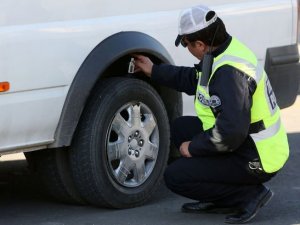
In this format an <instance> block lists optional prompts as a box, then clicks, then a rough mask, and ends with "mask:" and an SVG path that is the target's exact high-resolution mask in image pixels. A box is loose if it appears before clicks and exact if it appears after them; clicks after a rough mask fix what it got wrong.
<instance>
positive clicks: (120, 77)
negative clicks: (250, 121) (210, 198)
mask: <svg viewBox="0 0 300 225" xmlns="http://www.w3.org/2000/svg"><path fill="white" fill-rule="evenodd" d="M199 3H201V4H206V5H208V6H209V7H211V8H212V9H214V10H215V11H216V12H217V14H218V15H219V16H220V17H221V18H222V19H223V21H224V22H225V24H226V26H227V29H228V32H229V33H230V34H231V35H233V36H236V37H238V38H239V39H240V40H241V41H242V42H244V43H245V44H246V45H247V46H249V47H250V48H252V49H253V50H254V52H255V53H256V54H257V56H258V58H259V60H260V61H261V63H264V64H265V70H266V71H267V73H268V74H269V77H270V80H271V83H272V85H273V89H274V91H275V94H276V96H277V100H278V103H279V105H280V106H281V107H287V106H289V105H291V104H293V102H294V101H295V98H296V95H297V90H298V87H299V75H298V74H299V64H298V61H299V54H298V47H297V45H298V43H297V41H298V40H297V37H298V33H297V32H298V30H297V29H298V26H297V23H298V2H297V1H296V0H251V1H250V0H227V1H225V0H213V1H212V0H210V1H209V0H202V1H200V2H199V1H196V0H185V1H182V0H173V1H171V2H168V1H156V0H152V1H144V2H141V1H138V0H122V1H118V2H114V1H111V0H86V1H81V0H61V1H53V0H38V1H37V0H27V1H18V0H0V9H1V10H0V106H1V110H0V124H1V126H0V154H2V155H3V154H9V153H14V152H25V155H26V157H27V159H28V161H29V164H30V166H31V167H32V168H33V169H36V170H37V171H38V172H39V173H40V174H41V177H42V179H43V181H44V182H45V184H46V186H47V188H48V190H49V191H50V193H51V194H52V195H53V196H54V197H56V198H58V199H60V200H62V201H67V202H77V203H89V204H93V205H98V206H105V207H113V208H126V207H133V206H137V205H140V204H143V203H144V202H145V201H146V200H147V199H149V198H150V196H151V194H152V193H153V192H154V190H155V189H156V188H157V187H158V184H159V182H160V181H161V178H162V174H163V169H164V167H165V165H166V163H167V160H168V157H169V145H170V143H169V121H171V120H172V119H174V118H176V117H178V116H180V115H181V114H182V108H183V107H182V102H184V106H186V105H192V101H193V98H192V97H190V98H187V97H186V96H184V98H183V99H184V101H182V96H181V94H180V93H177V92H175V91H173V90H170V89H168V88H166V87H163V86H159V85H158V84H156V83H153V82H151V81H150V80H149V79H147V78H145V77H143V76H135V75H132V74H128V65H129V62H130V59H131V57H132V54H133V53H143V54H145V55H148V56H149V57H150V58H151V59H152V60H153V61H154V62H155V63H171V64H176V65H186V66H192V65H193V64H194V63H198V62H197V60H196V59H195V58H193V57H192V56H190V54H188V52H187V51H186V49H183V48H180V47H179V48H176V47H175V46H174V41H175V38H176V36H177V20H178V15H179V12H180V11H181V10H182V9H184V8H187V7H190V6H194V5H197V4H199ZM188 102H189V103H188ZM191 112H192V109H188V107H184V114H188V113H191ZM36 150H39V151H36Z"/></svg>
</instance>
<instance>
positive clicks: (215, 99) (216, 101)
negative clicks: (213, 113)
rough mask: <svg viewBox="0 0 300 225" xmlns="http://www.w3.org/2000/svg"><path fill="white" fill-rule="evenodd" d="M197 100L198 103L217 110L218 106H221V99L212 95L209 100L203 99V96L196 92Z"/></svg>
mask: <svg viewBox="0 0 300 225" xmlns="http://www.w3.org/2000/svg"><path fill="white" fill-rule="evenodd" d="M197 98H198V100H199V102H200V103H201V104H202V105H204V106H208V107H212V108H217V107H218V106H220V105H221V99H220V98H219V97H218V96H216V95H212V96H211V97H210V98H209V99H207V98H205V96H204V95H203V94H201V93H200V92H198V96H197Z"/></svg>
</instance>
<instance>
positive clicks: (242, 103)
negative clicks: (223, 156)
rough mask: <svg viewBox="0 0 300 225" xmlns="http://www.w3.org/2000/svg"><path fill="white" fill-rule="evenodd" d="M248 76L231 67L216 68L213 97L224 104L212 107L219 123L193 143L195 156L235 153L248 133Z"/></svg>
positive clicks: (250, 97) (250, 96)
mask: <svg viewBox="0 0 300 225" xmlns="http://www.w3.org/2000/svg"><path fill="white" fill-rule="evenodd" d="M246 77H247V75H245V74H244V73H242V72H241V71H239V70H237V69H235V68H234V67H231V66H228V65H226V66H223V67H221V68H219V70H218V71H216V73H215V75H214V77H213V80H212V81H211V82H210V85H209V92H210V96H211V97H212V96H213V95H214V96H216V97H217V98H219V100H220V103H221V104H220V105H219V106H217V107H216V108H212V111H213V112H214V115H215V117H216V122H215V125H214V126H213V127H212V128H211V129H208V130H206V131H204V132H200V133H199V134H197V135H195V136H194V137H193V139H192V142H191V143H190V145H189V151H190V153H191V154H192V155H193V156H205V155H215V154H220V153H226V152H232V151H234V150H236V149H237V148H238V147H239V146H241V145H242V144H243V142H244V141H245V140H246V138H247V136H248V131H249V126H250V110H251V106H252V95H251V91H252V90H251V91H250V88H249V85H248V81H247V78H246Z"/></svg>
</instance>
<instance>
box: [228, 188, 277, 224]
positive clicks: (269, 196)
mask: <svg viewBox="0 0 300 225" xmlns="http://www.w3.org/2000/svg"><path fill="white" fill-rule="evenodd" d="M273 196H274V193H273V192H272V191H271V190H269V191H268V192H267V193H266V195H265V196H264V198H263V200H262V201H261V203H260V204H259V205H258V206H257V208H256V210H255V212H254V213H253V215H252V216H250V217H249V218H247V219H245V220H242V221H237V222H232V221H225V223H230V224H241V223H247V222H249V221H250V220H252V219H253V218H254V217H255V216H256V215H257V213H258V211H259V209H260V208H262V207H263V206H266V205H267V204H268V203H269V202H270V200H271V199H272V197H273Z"/></svg>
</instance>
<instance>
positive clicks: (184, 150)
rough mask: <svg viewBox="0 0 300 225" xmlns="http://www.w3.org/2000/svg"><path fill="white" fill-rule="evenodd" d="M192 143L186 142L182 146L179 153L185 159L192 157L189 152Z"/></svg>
mask: <svg viewBox="0 0 300 225" xmlns="http://www.w3.org/2000/svg"><path fill="white" fill-rule="evenodd" d="M190 143H191V142H190V141H186V142H183V143H182V144H181V145H180V148H179V151H180V154H181V155H182V156H183V157H186V158H190V157H192V155H191V153H190V152H189V145H190Z"/></svg>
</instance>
